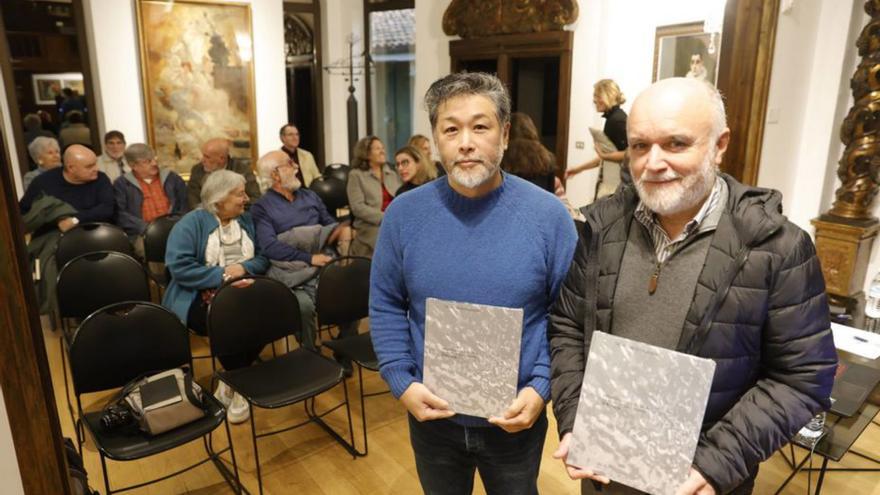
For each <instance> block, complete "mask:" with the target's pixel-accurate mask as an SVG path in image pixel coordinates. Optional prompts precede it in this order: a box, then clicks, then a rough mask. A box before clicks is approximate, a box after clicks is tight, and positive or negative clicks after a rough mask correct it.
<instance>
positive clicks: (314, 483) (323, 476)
mask: <svg viewBox="0 0 880 495" xmlns="http://www.w3.org/2000/svg"><path fill="white" fill-rule="evenodd" d="M44 335H45V337H46V347H47V354H48V357H49V362H50V366H51V368H52V379H53V383H54V385H55V396H56V402H57V404H58V410H59V416H60V418H61V424H62V429H63V432H64V434H65V436H68V437H70V438H74V434H73V426H72V423H71V420H70V415H69V413H68V411H67V408H66V401H65V399H64V384H63V383H64V382H63V375H62V372H61V357H60V345H59V340H58V337H57V336H56V335H55V334H53V333H52V332H50V331H44ZM193 349H194V350H193V353H194V355H199V354H204V353H205V351H206V347H205V343H204V341H201V340H199V339H193ZM195 363H196V364H195V367H196V375H197V378H199V381H200V382H204V383H207V377H208V376H209V375H210V365H209V364H208V362H207V360H196V361H195ZM348 387H349V396H350V397H351V398H352V399H353V400H352V419H353V420H354V422H355V436H356V439H357V440H358V442H359V443H358V445H360V435H361V429H360V407H359V404H358V403H357V400H356V398H357V393H358V392H357V391H358V381H357V378H356V375H355V378H353V379H350V380H348ZM365 389H366V390H367V391H368V392H369V391H378V390H383V389H386V387H385V385H384V383H383V382H382V380H381V379H380V378H379V376H378V374H375V373H371V372H365ZM342 395H343V392H342V387H337V388H336V389H334V390H332V391H330V392H328V393H326V394H324V396H322V398H321V399H320V400H319V401H318V407H319V410H320V407H321V406H327V405H332V404H334V403H335V402H336V401H338V400H340V399H341V397H342ZM106 397H107V395H97V394H95V395H92V396H86V397H85V400H84V404H83V405H84V407H85V408H86V409H87V410H88V409H91V408H99V407H101V406H102V405H103V404H104V403H105V402H106ZM366 408H367V427H368V434H369V446H370V453H369V455H368V456H366V457H361V458H358V459H352V458H351V456H350V455H349V454H348V453H347V452H346V451H345V450H344V449H343V448H342V447H340V446H339V445H338V444H337V443H336V442H334V441H333V440H331V439H330V437H329V436H328V435H327V434H326V433H325V432H324V431H323V430H321V429H320V428H319V427H318V426H316V425H308V426H306V427H303V428H299V429H296V430H293V431H290V432H286V433H282V434H280V435H274V436H270V437H267V438H264V439H261V440H260V444H259V445H260V459H261V461H262V471H263V487H264V491H265V493H267V494H296V495H312V494H327V495H344V494H417V493H421V489H420V487H419V484H418V477H417V475H416V469H415V463H414V460H413V455H412V450H411V449H410V445H409V432H408V429H407V422H406V415H405V413H404V409H403V408H402V407H401V406H400V405H399V404H398V403H397V402H396V401H395V400H394V399H393V398H392V397H391V396H390V395H387V394H385V395H380V396H378V397H373V398H368V399H367V403H366ZM304 418H305V414H304V412H303V409H302V407H297V406H292V407H290V408H285V409H281V410H274V411H267V410H257V412H256V421H257V428H258V430H263V431H265V429H267V428H273V429H274V428H278V427H283V426H285V425H292V424H295V423H297V422H299V421H302V420H303V419H304ZM327 421H328V423H330V424H331V425H332V426H333V427H334V428H336V429H337V431H340V432H346V436H347V420H346V417H345V413H344V409H340V410H337V411H335V412H333V413H331V414H330V415H329V416H328V417H327ZM231 428H232V437H233V441H234V445H235V452H236V457H237V460H238V466H239V472H240V474H241V478H242V482H243V483H244V485H245V488H246V489H247V490H249V491H250V492H252V493H257V483H256V471H255V467H254V456H253V445H252V443H251V437H250V423H249V422H246V423H243V424H241V425H231ZM555 429H556V423H555V420H554V419H553V417H552V414H551V417H550V430H549V432H548V435H547V441H546V443H545V445H544V456H543V459H542V462H541V473H540V477H539V479H538V485H539V489H540V492H541V493H543V494H577V493H579V489H578V486H579V485H578V484H577V483H576V482H574V481H571V480H569V479H568V477H567V476H566V474H565V471H564V469H563V467H562V464H561V463H560V462H559V461H556V460H554V459H553V458H552V457H551V454H552V452H553V451H554V450H555V449H556V446H557V444H558V439H557V436H556V434H555ZM226 444H227V439H226V434H225V432H224V431H223V429H222V427H221V428H220V429H218V430H217V433H216V434H215V445H216V446H217V447H219V448H222V447H223V446H225V445H226ZM855 449H856V450H858V451H860V452H863V453H867V454H869V455H871V456H873V457H875V458H880V426H877V425H876V424H874V425H871V426H869V428H868V430H867V431H866V432H865V434H864V435H862V437H861V439H859V441H858V442H856V444H855ZM786 450H787V449H786ZM796 452H797V455H798V456H799V457H800V456H802V455H804V452H803V451H801V450H798V451H796ZM203 455H204V448H203V446H202V443H201V442H200V441H196V442H192V443H190V444H187V445H185V446H183V447H181V448H178V449H175V450H172V451H171V452H167V453H165V454H162V455H158V456H154V457H150V458H148V459H146V460H141V461H133V462H122V463H120V462H113V461H108V469H109V471H110V479H111V487H113V488H121V487H123V486H128V485H133V484H137V483H139V482H141V481H144V480H147V479H151V478H155V477H160V476H162V475H164V474H168V473H171V472H173V471H175V470H177V469H180V468H181V467H183V466H186V465H189V464H192V463H195V462H197V461H198V460H199V459H201V458H202V456H203ZM84 457H85V459H84V460H85V465H86V469H87V471H88V473H89V481H90V484H91V485H92V487H93V488H95V489H97V490H98V491H99V492H101V493H104V485H103V483H104V482H103V479H102V477H101V465H100V461H99V459H98V455H97V453H96V452H95V449H94V447H93V446H92V445H91V443H89V442H88V441H87V443H86V446H85V453H84ZM820 461H821V459H820V458H819V457H818V456H817V457H816V467H818V466H819V462H820ZM843 461H844V462H843V463H842V466H845V467H872V466H871V463H869V462H867V461H863V460H861V459H859V458H857V457H856V456H853V455H847V456H846V457H845V458H844V459H843ZM831 466H836V465H834V464H831ZM875 467H880V466H875ZM789 473H790V469H789V468H788V465H787V464H786V463H785V461H784V460H783V459H782V458H781V457H780V454H779V453H777V454H776V455H774V456H773V457H772V458H771V459H769V460H768V461H767V462H765V463H764V464H762V466H761V474H760V476H759V477H758V483H757V487H756V489H755V493H756V494H761V495H763V494H772V493H774V492H775V491H776V488H777V487H778V486H779V484H780V483H781V482H782V480H783V479H785V477H786V476H788V474H789ZM812 483H813V486H815V483H816V477H815V476H813V479H812ZM806 485H807V475H806V473H801V474H798V475H797V476H796V477H795V479H794V480H793V481H792V482H791V484H790V485H789V486H788V487H787V488H786V490H785V491H784V492H783V493H786V494H803V493H807V491H806ZM127 493H132V494H176V493H189V494H203V495H208V494H223V493H233V491H232V490H231V489H230V488H229V487H228V485H226V484H225V483H224V482H223V480H222V478H221V476H220V475H219V473H218V472H217V470H216V469H215V468H214V466H213V465H212V464H211V463H207V464H204V465H202V466H200V467H198V468H196V469H195V470H192V471H189V472H187V473H185V474H183V475H181V476H177V477H174V478H171V479H169V480H166V481H163V482H160V483H158V484H155V485H150V486H148V487H144V488H140V489H137V490H132V491H131V492H127ZM475 493H478V494H484V493H485V491H484V490H483V487H482V485H481V484H480V483H479V481H478V482H477V483H476V489H475ZM822 493H825V494H830V495H835V494H839V495H851V494H859V495H880V473H858V472H838V473H830V474H829V475H827V476H826V478H825V483H824V486H823V490H822Z"/></svg>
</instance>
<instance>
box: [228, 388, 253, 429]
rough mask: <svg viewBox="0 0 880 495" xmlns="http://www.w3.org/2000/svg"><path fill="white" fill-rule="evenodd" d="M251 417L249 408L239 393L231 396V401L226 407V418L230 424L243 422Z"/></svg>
mask: <svg viewBox="0 0 880 495" xmlns="http://www.w3.org/2000/svg"><path fill="white" fill-rule="evenodd" d="M250 417H251V408H250V406H249V405H248V403H247V401H246V400H244V397H242V396H241V395H239V394H235V395H233V396H232V403H231V404H230V405H229V407H228V408H226V419H228V420H229V422H230V423H232V424H236V425H237V424H239V423H244V422H245V421H247V420H248V418H250Z"/></svg>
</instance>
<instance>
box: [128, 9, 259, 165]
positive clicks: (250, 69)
mask: <svg viewBox="0 0 880 495" xmlns="http://www.w3.org/2000/svg"><path fill="white" fill-rule="evenodd" d="M136 6H137V23H138V34H139V38H140V57H141V78H142V82H143V91H144V106H145V110H146V120H147V122H146V124H147V138H148V140H149V143H150V145H151V146H152V147H153V148H154V149H155V151H156V155H157V158H158V160H159V164H160V165H162V166H167V167H169V168H171V169H173V170H175V171H176V172H178V173H180V174H181V175H183V176H184V177H185V178H187V177H188V176H189V172H190V169H191V168H192V166H193V165H195V164H196V163H198V162H199V161H200V160H201V152H200V151H199V148H200V146H201V144H202V143H204V142H205V141H207V140H208V139H211V138H216V137H221V138H226V139H228V140H229V141H230V143H231V146H230V153H229V154H230V155H231V156H232V158H235V159H239V160H247V161H248V162H250V163H255V162H256V153H257V126H256V108H255V103H256V100H255V98H254V66H253V58H254V57H253V34H252V30H251V9H250V5H249V4H244V3H233V2H211V1H200V0H174V1H166V0H137V1H136Z"/></svg>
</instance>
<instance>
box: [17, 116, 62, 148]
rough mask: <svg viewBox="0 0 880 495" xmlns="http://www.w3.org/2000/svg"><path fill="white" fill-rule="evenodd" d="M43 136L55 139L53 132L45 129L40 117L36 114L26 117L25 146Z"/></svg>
mask: <svg viewBox="0 0 880 495" xmlns="http://www.w3.org/2000/svg"><path fill="white" fill-rule="evenodd" d="M40 136H43V137H50V138H54V137H55V134H54V133H53V132H52V131H47V130H45V129H43V121H42V120H41V119H40V116H39V115H37V114H35V113H29V114H27V115H25V116H24V144H26V145H27V144H31V141H33V140H34V139H36V138H38V137H40Z"/></svg>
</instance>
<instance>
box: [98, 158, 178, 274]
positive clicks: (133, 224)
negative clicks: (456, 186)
mask: <svg viewBox="0 0 880 495" xmlns="http://www.w3.org/2000/svg"><path fill="white" fill-rule="evenodd" d="M125 160H126V161H127V162H128V163H130V164H131V172H127V173H126V174H125V175H123V176H122V177H120V178H119V180H117V181H116V182H115V183H114V184H113V189H114V192H115V196H116V215H117V217H116V218H117V224H118V225H119V226H120V227H122V229H123V230H125V233H126V234H128V235H129V236H130V237H131V238H132V241H133V244H134V251H135V253H137V255H138V256H140V257H143V256H144V238H143V235H144V231H145V230H146V229H147V225H148V224H149V223H150V222H152V221H153V220H155V219H156V218H158V217H161V216H162V215H182V214H184V213H186V212H187V211H189V207H188V206H187V202H186V184H184V183H183V179H181V178H180V176H179V175H177V173H175V172H174V171H172V170H168V169H160V168H159V164H158V163H156V155H155V154H154V153H153V150H152V149H150V147H149V146H147V145H146V144H143V143H135V144H132V145H131V146H129V147H128V148H126V150H125Z"/></svg>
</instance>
